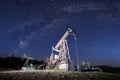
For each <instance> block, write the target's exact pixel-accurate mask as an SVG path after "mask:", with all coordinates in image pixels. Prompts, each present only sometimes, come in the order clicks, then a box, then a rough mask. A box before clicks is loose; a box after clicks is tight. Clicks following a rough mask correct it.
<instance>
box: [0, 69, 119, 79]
mask: <svg viewBox="0 0 120 80" xmlns="http://www.w3.org/2000/svg"><path fill="white" fill-rule="evenodd" d="M0 80H120V75H119V74H113V73H104V72H63V71H48V70H45V71H42V70H36V71H3V72H0Z"/></svg>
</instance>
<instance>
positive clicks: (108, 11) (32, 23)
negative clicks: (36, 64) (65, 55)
mask: <svg viewBox="0 0 120 80" xmlns="http://www.w3.org/2000/svg"><path fill="white" fill-rule="evenodd" d="M67 25H71V28H73V29H74V30H75V31H76V33H77V45H78V52H79V59H80V62H81V61H82V60H85V61H88V62H90V63H91V64H92V65H111V66H120V1H119V0H0V56H10V55H12V54H14V55H15V56H22V55H23V54H24V53H26V54H27V55H28V56H31V57H33V58H36V59H45V58H46V57H49V56H50V54H51V50H52V46H55V45H56V44H57V42H58V41H59V39H60V38H61V37H62V36H63V34H64V33H65V31H66V26H67ZM67 40H68V45H69V49H70V55H71V58H72V60H74V61H75V59H76V52H75V43H74V37H73V36H69V37H68V38H67Z"/></svg>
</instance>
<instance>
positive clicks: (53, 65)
mask: <svg viewBox="0 0 120 80" xmlns="http://www.w3.org/2000/svg"><path fill="white" fill-rule="evenodd" d="M69 35H74V37H75V32H73V30H72V29H71V28H68V29H67V31H66V33H65V34H64V35H63V37H62V38H61V39H60V40H59V42H58V43H57V44H56V46H55V47H52V53H51V56H50V59H49V61H48V64H47V65H48V66H47V68H49V69H58V70H64V71H69V70H73V64H72V60H71V58H70V53H69V48H68V43H67V40H66V38H67V37H68V36H69Z"/></svg>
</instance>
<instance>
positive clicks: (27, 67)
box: [21, 54, 34, 71]
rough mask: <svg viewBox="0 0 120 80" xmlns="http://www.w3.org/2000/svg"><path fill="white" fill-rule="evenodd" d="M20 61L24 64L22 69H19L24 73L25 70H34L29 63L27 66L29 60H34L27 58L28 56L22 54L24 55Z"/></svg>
mask: <svg viewBox="0 0 120 80" xmlns="http://www.w3.org/2000/svg"><path fill="white" fill-rule="evenodd" d="M22 59H25V62H24V64H23V67H22V68H21V69H22V70H24V71H26V70H34V67H33V64H32V63H31V64H30V65H29V61H30V60H34V58H32V57H29V56H27V55H26V54H24V55H23V56H22Z"/></svg>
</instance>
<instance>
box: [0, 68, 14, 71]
mask: <svg viewBox="0 0 120 80" xmlns="http://www.w3.org/2000/svg"><path fill="white" fill-rule="evenodd" d="M11 70H14V69H11V68H0V71H11Z"/></svg>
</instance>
